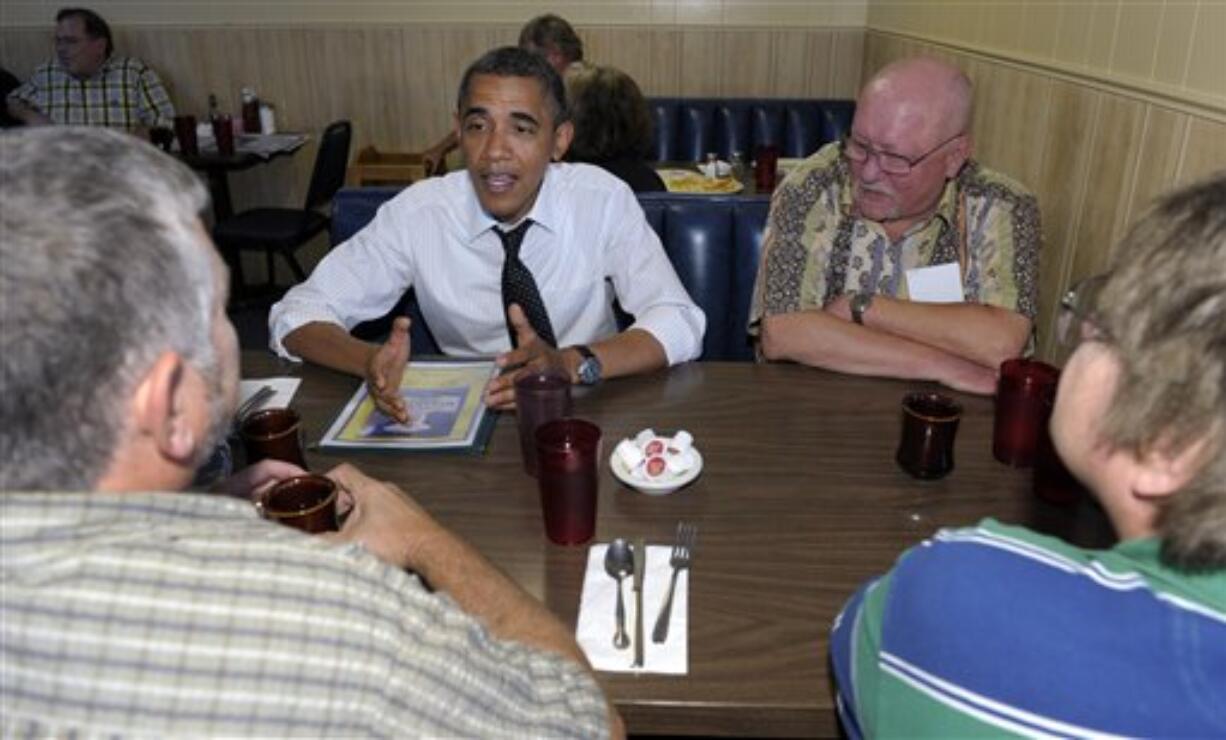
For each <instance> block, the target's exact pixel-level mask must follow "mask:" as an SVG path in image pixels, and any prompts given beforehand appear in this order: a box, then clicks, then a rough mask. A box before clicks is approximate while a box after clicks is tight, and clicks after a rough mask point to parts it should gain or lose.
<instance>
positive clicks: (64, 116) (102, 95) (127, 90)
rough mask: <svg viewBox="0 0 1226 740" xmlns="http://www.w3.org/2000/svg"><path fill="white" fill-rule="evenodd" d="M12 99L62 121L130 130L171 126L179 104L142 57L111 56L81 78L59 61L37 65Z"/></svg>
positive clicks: (10, 95)
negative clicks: (93, 73)
mask: <svg viewBox="0 0 1226 740" xmlns="http://www.w3.org/2000/svg"><path fill="white" fill-rule="evenodd" d="M9 97H10V98H17V99H18V100H20V101H21V102H23V103H25V104H27V105H29V106H30V107H32V108H36V109H38V110H39V111H42V112H43V113H45V114H46V115H47V116H49V117H50V118H51V120H52V121H55V122H56V123H58V124H71V125H87V126H114V127H117V128H124V129H127V130H129V131H131V130H133V129H135V128H138V127H141V126H143V127H145V128H152V127H154V126H170V125H172V122H173V119H174V117H175V107H174V105H172V104H171V102H170V96H168V95H167V94H166V88H164V87H162V81H161V80H160V79H158V76H157V73H156V72H154V71H153V70H152V69H150V68H149V67H146V66H145V63H144V62H142V61H140V60H139V59H131V58H127V57H115V56H112V57H110V58H109V59H107V60H106V61H105V62H103V64H102V68H101V69H100V70H98V73H97V74H95V75H94V76H93V77H91V78H89V79H88V80H79V79H77V78H75V77H73V76H72V75H70V74H68V71H67V70H66V69H64V68H63V67H61V66H60V65H59V63H58V62H50V63H48V64H44V65H42V66H41V67H39V68H38V69H36V70H34V74H32V75H30V79H29V80H27V81H26V83H25V84H24V85H22V86H21V87H19V88H17V89H16V90H14V91H13V92H11V93H9Z"/></svg>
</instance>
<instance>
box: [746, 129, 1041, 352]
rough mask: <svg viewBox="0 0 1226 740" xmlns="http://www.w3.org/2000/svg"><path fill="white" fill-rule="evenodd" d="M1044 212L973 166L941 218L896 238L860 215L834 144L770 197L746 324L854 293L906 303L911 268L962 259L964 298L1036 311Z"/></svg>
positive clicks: (946, 199)
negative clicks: (876, 294)
mask: <svg viewBox="0 0 1226 740" xmlns="http://www.w3.org/2000/svg"><path fill="white" fill-rule="evenodd" d="M1040 239H1041V235H1040V228H1039V208H1038V203H1037V201H1036V200H1035V198H1034V196H1032V195H1030V194H1029V193H1028V192H1026V190H1025V189H1024V188H1023V187H1022V186H1021V185H1019V184H1018V183H1016V182H1014V181H1013V180H1011V179H1009V178H1008V177H1005V176H1004V175H1001V174H999V173H996V172H993V171H991V170H989V169H987V168H986V167H982V166H980V165H978V164H977V163H975V162H967V163H966V166H964V167H963V168H962V171H961V172H960V173H959V174H958V176H957V177H956V178H954V179H952V180H950V181H949V182H948V183H946V186H945V190H944V192H943V193H942V195H941V199H940V202H939V203H938V206H937V209H936V212H935V213H934V214H933V215H932V217H931V218H929V219H927V220H926V221H924V222H922V223H918V224H916V225H915V226H913V227H912V228H911V229H909V230H908V231H907V232H906V233H905V234H903V236H902V237H900V238H899V239H898V240H891V239H890V238H889V237H888V236H887V235H886V232H885V229H884V228H883V227H882V225H881V224H880V223H878V222H875V221H871V220H868V219H864V218H858V217H857V216H855V215H854V213H853V209H852V185H851V173H850V171H849V169H848V167H847V164H846V162H845V161H844V160H843V158H842V156H841V153H840V148H839V145H838V144H829V145H827V146H825V147H823V148H822V149H821V150H820V151H818V152H817V153H816V154H814V155H813V156H812V157H810V158H809V159H807V160H806V161H805V162H804V163H803V164H801V165H800V166H799V167H798V168H797V169H796V170H795V171H793V172H792V173H791V174H790V175H788V177H787V179H786V180H785V181H784V182H783V183H782V184H781V185H780V187H779V190H778V191H777V192H776V193H775V196H774V198H773V199H772V200H771V211H770V218H769V221H768V224H767V233H766V237H765V240H764V242H763V248H762V249H763V252H762V264H761V266H760V267H759V270H758V277H757V283H756V285H755V288H754V304H753V309H752V311H751V313H750V317H749V326H750V332H751V333H755V334H756V333H757V331H758V325H759V323H760V322H761V320H762V318H763V317H765V316H770V315H773V314H778V313H788V312H791V311H801V310H807V309H821V308H822V307H824V306H825V305H826V304H828V303H830V302H831V301H833V300H834V299H836V298H838V297H839V296H840V295H843V294H845V293H852V292H857V291H866V292H869V293H879V294H883V295H889V296H893V297H896V298H902V299H906V298H908V293H907V282H906V280H905V279H904V275H905V273H906V271H907V270H910V269H912V268H916V267H928V266H932V265H939V264H945V263H949V262H957V263H958V264H959V267H960V273H961V276H962V289H963V296H964V298H965V300H966V301H968V302H975V303H984V304H990V305H994V306H1000V307H1002V308H1006V309H1009V310H1011V311H1016V312H1018V313H1020V314H1022V315H1023V316H1026V317H1027V318H1029V319H1031V320H1033V319H1034V317H1035V313H1036V312H1037V310H1038V286H1037V283H1036V279H1037V276H1038V261H1039V243H1040Z"/></svg>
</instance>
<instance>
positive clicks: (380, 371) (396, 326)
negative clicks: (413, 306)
mask: <svg viewBox="0 0 1226 740" xmlns="http://www.w3.org/2000/svg"><path fill="white" fill-rule="evenodd" d="M407 364H409V319H408V317H406V316H401V317H399V318H397V319H396V320H395V321H394V322H392V333H391V335H390V336H388V338H387V341H386V342H384V343H383V344H382V345H381V346H380V347H379V349H377V350H375V352H374V354H372V355H371V356H370V359H369V360H367V361H366V387H367V389H368V390H369V391H370V397H371V398H372V399H373V400H374V402H375V408H377V409H379V410H380V411H382V412H383V413H385V414H387V415H388V416H390V417H392V418H393V419H395V420H396V421H398V422H400V423H401V424H407V423H408V422H409V407H408V406H407V405H405V402H404V398H403V397H402V396H401V395H400V379H401V377H403V376H404V368H405V365H407Z"/></svg>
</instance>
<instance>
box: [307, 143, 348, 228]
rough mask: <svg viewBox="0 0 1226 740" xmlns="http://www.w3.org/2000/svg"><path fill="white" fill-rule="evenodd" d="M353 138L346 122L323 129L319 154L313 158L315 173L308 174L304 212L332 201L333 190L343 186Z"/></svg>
mask: <svg viewBox="0 0 1226 740" xmlns="http://www.w3.org/2000/svg"><path fill="white" fill-rule="evenodd" d="M352 138H353V127H352V126H351V125H350V124H349V121H335V122H333V123H330V124H328V127H327V128H326V129H324V135H323V138H322V139H321V140H320V142H319V154H317V155H316V156H315V171H314V172H312V173H311V186H310V187H309V188H308V189H307V197H306V206H304V208H305V209H306V210H308V211H310V210H314V209H316V208H318V207H320V206H322V205H323V204H325V203H327V202H328V201H330V200H332V196H333V195H336V191H337V190H340V188H341V186H342V185H344V184H345V168H346V167H348V166H349V141H350V139H352Z"/></svg>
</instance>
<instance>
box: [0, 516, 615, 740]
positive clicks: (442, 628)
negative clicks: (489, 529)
mask: <svg viewBox="0 0 1226 740" xmlns="http://www.w3.org/2000/svg"><path fill="white" fill-rule="evenodd" d="M0 589H2V590H0V593H2V594H3V598H0V707H3V708H4V709H3V712H0V737H84V736H106V737H114V736H121V735H141V736H201V737H204V736H238V735H242V736H260V737H289V736H300V735H302V736H306V735H309V736H312V737H336V738H340V737H346V738H348V737H396V738H401V737H422V736H434V737H495V736H506V735H513V736H525V737H582V738H592V737H602V736H607V735H608V727H607V722H606V717H607V715H606V707H605V702H604V699H603V697H602V695H601V692H600V689H599V688H598V687H597V685H596V682H595V680H594V679H593V678H592V677H591V675H589V674H588V673H587V672H586V671H585V670H584V669H582V668H581V667H580V666H579V665H577V664H576V663H574V662H572V661H570V660H567V659H565V658H563V657H561V656H560V655H556V654H553V653H549V652H543V651H540V650H535V649H531V648H529V647H527V646H525V645H522V644H519V643H514V642H506V641H503V640H499V639H496V638H494V637H492V636H491V635H490V634H489V633H488V632H487V631H486V630H485V628H484V627H483V626H482V625H481V624H479V623H478V622H477V621H476V620H474V619H473V618H472V617H470V616H468V615H467V614H465V613H464V612H463V611H461V610H460V609H459V608H458V607H457V606H456V604H455V602H454V601H452V600H451V599H450V598H449V597H447V596H445V595H441V594H436V593H431V592H429V591H427V590H426V589H425V588H424V587H423V586H422V584H421V583H420V581H418V579H417V578H416V577H415V576H412V575H409V574H408V573H406V572H404V571H402V570H399V569H397V568H393V567H391V566H388V565H386V564H384V563H382V562H381V561H379V560H377V559H376V558H375V557H373V556H372V555H370V554H369V553H367V552H366V551H365V550H363V549H361V548H360V547H358V546H356V545H347V546H336V545H331V544H329V543H327V542H325V541H323V540H320V539H317V538H313V537H308V536H306V535H303V534H302V533H300V532H297V531H295V530H292V529H289V528H288V527H282V526H280V525H277V524H272V523H270V522H266V521H264V520H261V519H259V518H257V517H256V515H255V513H254V511H253V508H252V506H251V505H250V504H249V503H246V502H244V501H239V500H235V499H228V498H225V497H222V496H208V495H198V494H172V493H150V494H140V493H135V494H118V495H114V494H101V493H98V494H89V493H87V494H48V493H41V494H22V493H4V494H0Z"/></svg>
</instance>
